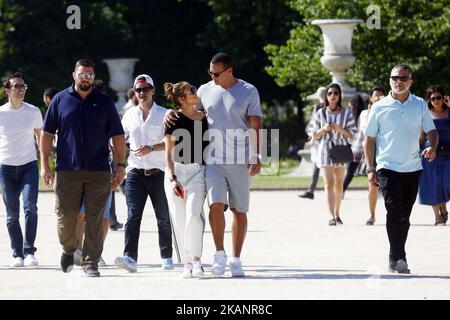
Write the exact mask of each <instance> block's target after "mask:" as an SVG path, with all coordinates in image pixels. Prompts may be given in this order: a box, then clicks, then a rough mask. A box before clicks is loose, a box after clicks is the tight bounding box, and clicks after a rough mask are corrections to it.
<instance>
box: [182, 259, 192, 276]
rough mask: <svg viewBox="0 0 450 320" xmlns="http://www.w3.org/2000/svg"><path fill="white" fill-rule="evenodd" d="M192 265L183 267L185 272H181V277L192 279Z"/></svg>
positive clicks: (188, 264) (187, 264)
mask: <svg viewBox="0 0 450 320" xmlns="http://www.w3.org/2000/svg"><path fill="white" fill-rule="evenodd" d="M192 269H193V266H192V263H186V264H185V265H184V267H183V271H182V272H181V277H182V278H184V279H187V278H192Z"/></svg>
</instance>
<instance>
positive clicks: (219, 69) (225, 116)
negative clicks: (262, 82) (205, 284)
mask: <svg viewBox="0 0 450 320" xmlns="http://www.w3.org/2000/svg"><path fill="white" fill-rule="evenodd" d="M208 73H209V75H210V76H211V78H212V81H210V82H208V83H206V84H204V85H202V86H201V87H200V88H199V90H198V96H199V97H200V103H201V106H200V108H201V107H203V108H204V109H205V110H206V114H207V119H208V126H209V136H210V139H211V138H212V137H213V136H214V139H211V145H210V149H209V150H210V151H211V152H210V153H209V154H208V156H206V158H207V159H206V187H207V190H208V195H207V199H208V204H209V208H210V211H209V222H210V225H211V231H212V234H213V237H214V244H215V246H216V251H217V252H216V254H215V255H214V263H213V265H212V268H211V271H212V273H213V274H214V275H216V276H221V275H223V274H224V273H225V265H226V263H227V255H226V254H225V250H224V243H223V242H224V241H223V240H224V233H225V216H224V211H225V209H226V207H228V206H229V207H230V209H231V211H232V212H233V225H232V239H233V241H232V242H233V251H232V254H233V255H232V257H231V259H230V270H231V276H232V277H243V276H244V275H245V274H244V270H242V265H241V261H240V255H241V251H242V246H243V244H244V239H245V235H246V233H247V212H248V209H249V199H250V176H253V175H256V174H258V173H259V171H260V170H261V164H260V162H259V156H258V152H259V147H258V145H259V144H258V141H257V140H258V139H256V143H252V144H254V145H252V146H251V147H250V145H249V144H250V143H249V141H248V140H247V139H245V138H244V137H243V136H242V134H239V132H241V133H243V132H245V133H248V132H249V129H253V132H254V133H256V135H255V136H256V137H257V136H259V130H260V129H261V117H262V112H261V106H260V102H259V94H258V90H257V89H256V88H255V87H254V86H253V85H251V84H249V83H247V82H245V81H243V80H241V79H237V78H235V77H234V75H233V65H232V60H231V57H230V56H229V55H228V54H226V53H218V54H216V55H215V56H214V57H213V58H212V59H211V63H210V65H209V70H208ZM250 131H251V130H250ZM220 138H222V139H220ZM253 142H255V141H254V140H253ZM249 149H250V150H255V151H256V153H255V152H253V155H252V154H251V152H250V151H249ZM227 196H228V197H227ZM227 198H228V199H227Z"/></svg>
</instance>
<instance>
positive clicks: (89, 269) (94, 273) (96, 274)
mask: <svg viewBox="0 0 450 320" xmlns="http://www.w3.org/2000/svg"><path fill="white" fill-rule="evenodd" d="M84 273H86V275H87V276H88V277H100V272H98V270H97V269H96V268H94V267H93V266H86V267H84Z"/></svg>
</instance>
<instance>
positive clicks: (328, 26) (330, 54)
mask: <svg viewBox="0 0 450 320" xmlns="http://www.w3.org/2000/svg"><path fill="white" fill-rule="evenodd" d="M361 22H363V20H361V19H318V20H313V21H312V22H311V24H314V25H318V26H319V27H320V29H321V30H322V34H323V43H324V52H323V56H322V57H321V58H320V62H321V63H322V65H323V66H324V67H325V68H327V69H328V70H330V74H331V76H332V78H333V79H332V82H333V83H337V84H339V85H340V87H341V89H342V98H343V100H344V101H343V102H342V104H343V105H346V104H347V101H348V100H350V99H351V98H352V97H353V96H354V95H355V93H356V90H355V88H352V87H350V86H349V85H348V84H347V82H346V81H345V72H346V71H347V69H349V68H350V67H351V66H352V65H353V64H354V63H355V56H354V55H353V52H352V37H353V30H354V29H355V27H356V25H357V24H358V23H361ZM308 98H309V97H308ZM344 103H345V104H344Z"/></svg>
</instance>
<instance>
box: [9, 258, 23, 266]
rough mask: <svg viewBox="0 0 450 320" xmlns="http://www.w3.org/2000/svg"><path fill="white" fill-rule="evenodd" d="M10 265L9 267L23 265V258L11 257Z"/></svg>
mask: <svg viewBox="0 0 450 320" xmlns="http://www.w3.org/2000/svg"><path fill="white" fill-rule="evenodd" d="M10 266H11V268H19V267H23V259H22V258H21V257H15V258H13V261H12V262H11V265H10Z"/></svg>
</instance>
